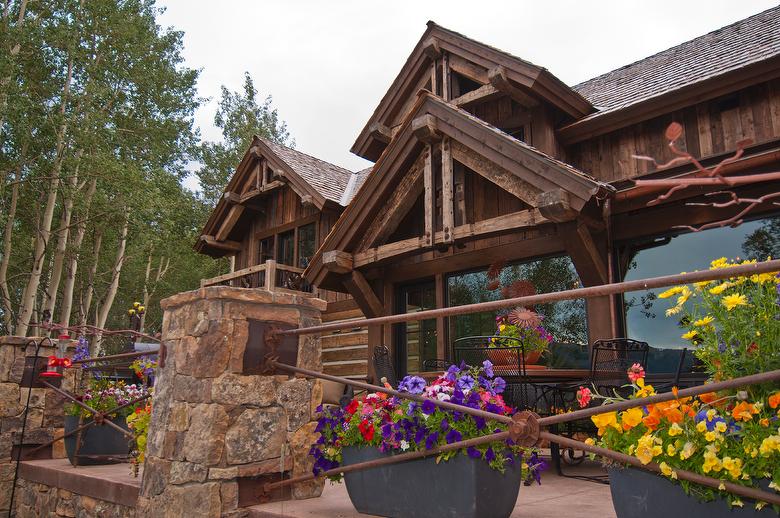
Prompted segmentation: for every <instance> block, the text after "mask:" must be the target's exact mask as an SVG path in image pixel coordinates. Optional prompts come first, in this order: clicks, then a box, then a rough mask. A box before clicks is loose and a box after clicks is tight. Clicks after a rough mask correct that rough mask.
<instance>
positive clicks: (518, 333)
mask: <svg viewBox="0 0 780 518" xmlns="http://www.w3.org/2000/svg"><path fill="white" fill-rule="evenodd" d="M495 336H496V337H495V338H492V339H491V340H490V342H489V343H488V344H487V346H488V347H489V348H493V347H506V342H504V341H502V340H501V339H500V338H499V337H507V338H514V339H516V340H518V341H519V342H520V343H521V344H522V345H523V349H524V350H525V352H527V353H529V352H539V353H542V352H544V351H546V350H547V348H548V347H549V345H550V342H552V341H553V337H552V335H551V334H550V333H549V332H548V331H547V330H546V329H545V328H544V326H542V316H541V315H539V314H538V313H536V312H534V311H531V310H530V309H525V308H515V309H513V310H512V311H510V312H509V314H507V315H498V316H497V317H496V335H495Z"/></svg>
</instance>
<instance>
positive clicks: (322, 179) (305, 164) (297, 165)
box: [260, 138, 355, 204]
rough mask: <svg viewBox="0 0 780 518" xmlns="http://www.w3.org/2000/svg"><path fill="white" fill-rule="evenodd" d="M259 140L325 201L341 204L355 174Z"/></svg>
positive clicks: (284, 147)
mask: <svg viewBox="0 0 780 518" xmlns="http://www.w3.org/2000/svg"><path fill="white" fill-rule="evenodd" d="M260 140H262V141H263V143H264V144H265V145H266V146H268V147H269V148H270V149H271V151H273V153H274V154H275V155H276V156H278V157H279V158H280V159H281V160H283V161H284V162H285V163H286V164H287V165H289V166H290V168H291V169H292V170H293V171H295V173H296V174H297V175H298V176H300V177H301V178H303V180H304V181H306V183H308V184H309V185H311V186H312V187H313V188H314V189H315V190H316V191H317V192H318V193H320V194H321V195H322V196H323V197H324V198H325V199H328V200H331V201H335V202H336V203H339V204H340V203H341V199H342V196H343V195H344V193H345V191H347V187H348V185H349V183H350V178H351V177H352V176H353V175H354V174H355V173H353V172H352V171H349V170H347V169H344V168H343V167H339V166H337V165H335V164H331V163H330V162H326V161H324V160H320V159H319V158H315V157H313V156H311V155H307V154H306V153H301V152H300V151H296V150H295V149H292V148H289V147H287V146H283V145H281V144H277V143H275V142H271V141H270V140H267V139H264V138H260Z"/></svg>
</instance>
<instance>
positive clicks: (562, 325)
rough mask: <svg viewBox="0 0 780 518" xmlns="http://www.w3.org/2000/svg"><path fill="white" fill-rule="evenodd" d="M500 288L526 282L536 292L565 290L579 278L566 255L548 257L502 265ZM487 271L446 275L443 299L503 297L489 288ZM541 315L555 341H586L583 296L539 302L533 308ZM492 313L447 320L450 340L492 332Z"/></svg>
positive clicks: (464, 300) (461, 300)
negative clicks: (558, 300) (575, 298)
mask: <svg viewBox="0 0 780 518" xmlns="http://www.w3.org/2000/svg"><path fill="white" fill-rule="evenodd" d="M499 279H500V281H501V287H507V286H510V285H512V284H513V283H515V282H517V281H528V282H530V283H531V284H532V285H533V287H534V288H535V290H536V292H537V293H549V292H553V291H562V290H568V289H572V288H575V287H578V286H579V277H578V276H577V272H576V271H575V269H574V265H573V264H572V262H571V259H569V257H565V256H563V257H549V258H545V259H539V260H536V261H531V262H527V263H516V264H511V265H508V266H506V267H504V269H503V270H502V272H501V275H500V277H499ZM489 284H490V281H489V279H488V276H487V270H486V269H485V270H481V271H477V272H470V273H465V274H459V275H453V276H450V277H448V278H447V297H448V298H447V302H448V305H449V306H460V305H463V304H472V303H475V302H486V301H490V300H499V299H501V298H505V297H503V296H502V293H501V287H499V288H497V289H495V290H490V289H489V288H491V287H492V286H488V285H489ZM534 309H535V310H536V311H537V312H538V313H539V314H540V315H542V316H543V317H544V327H545V328H546V329H547V330H548V331H549V332H550V333H551V334H552V335H553V337H554V338H555V341H557V342H572V343H587V340H588V327H587V325H588V324H587V315H586V313H585V301H584V300H583V299H578V300H571V301H561V302H553V303H549V304H540V305H538V306H537V307H536V308H534ZM495 317H496V315H495V313H494V312H486V313H477V314H472V315H459V316H456V317H451V318H450V319H449V326H450V327H449V329H450V342H453V341H454V340H456V339H458V338H462V337H464V336H477V335H492V334H493V333H494V332H495Z"/></svg>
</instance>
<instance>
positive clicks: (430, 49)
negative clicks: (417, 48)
mask: <svg viewBox="0 0 780 518" xmlns="http://www.w3.org/2000/svg"><path fill="white" fill-rule="evenodd" d="M422 51H423V54H425V55H426V56H428V59H430V60H431V61H434V60H436V59H437V58H438V57H439V56H441V48H439V41H438V40H437V39H436V38H428V39H427V40H425V41H424V42H423V44H422Z"/></svg>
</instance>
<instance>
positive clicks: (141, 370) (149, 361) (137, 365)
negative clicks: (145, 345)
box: [130, 356, 157, 384]
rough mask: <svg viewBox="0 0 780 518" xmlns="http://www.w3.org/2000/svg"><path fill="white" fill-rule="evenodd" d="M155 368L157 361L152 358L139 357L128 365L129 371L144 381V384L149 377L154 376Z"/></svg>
mask: <svg viewBox="0 0 780 518" xmlns="http://www.w3.org/2000/svg"><path fill="white" fill-rule="evenodd" d="M156 368H157V360H155V359H154V357H152V356H140V357H138V358H136V359H135V360H134V361H133V363H131V364H130V369H131V370H132V371H133V372H135V374H136V376H138V377H139V378H141V379H143V380H144V384H147V383H148V381H149V376H151V375H152V374H154V370H155V369H156Z"/></svg>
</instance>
